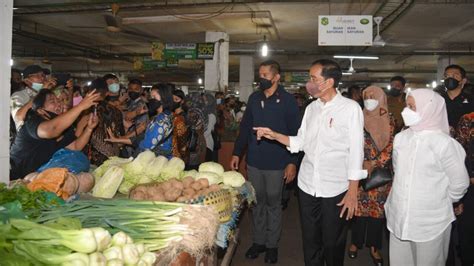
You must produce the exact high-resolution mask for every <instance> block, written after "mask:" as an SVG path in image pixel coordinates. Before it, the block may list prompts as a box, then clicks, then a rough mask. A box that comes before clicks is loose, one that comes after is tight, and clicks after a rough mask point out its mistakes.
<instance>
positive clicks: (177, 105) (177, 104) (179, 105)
mask: <svg viewBox="0 0 474 266" xmlns="http://www.w3.org/2000/svg"><path fill="white" fill-rule="evenodd" d="M180 107H181V103H173V106H172V107H171V110H172V111H173V112H174V111H175V110H176V109H178V108H180Z"/></svg>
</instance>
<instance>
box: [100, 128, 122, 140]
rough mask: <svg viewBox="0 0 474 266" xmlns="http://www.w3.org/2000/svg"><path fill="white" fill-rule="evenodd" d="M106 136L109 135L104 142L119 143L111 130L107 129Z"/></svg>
mask: <svg viewBox="0 0 474 266" xmlns="http://www.w3.org/2000/svg"><path fill="white" fill-rule="evenodd" d="M107 134H108V135H109V137H108V138H106V139H104V141H105V142H112V143H119V142H120V141H119V138H117V137H116V136H115V134H114V132H112V129H111V128H110V127H109V128H107Z"/></svg>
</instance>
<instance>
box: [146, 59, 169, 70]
mask: <svg viewBox="0 0 474 266" xmlns="http://www.w3.org/2000/svg"><path fill="white" fill-rule="evenodd" d="M142 66H143V67H142V69H143V70H156V69H160V68H165V67H166V61H157V60H153V59H152V58H151V56H145V57H144V58H143V64H142Z"/></svg>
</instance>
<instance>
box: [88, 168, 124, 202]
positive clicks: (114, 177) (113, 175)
mask: <svg viewBox="0 0 474 266" xmlns="http://www.w3.org/2000/svg"><path fill="white" fill-rule="evenodd" d="M122 180H123V170H122V168H120V167H118V166H112V167H110V168H109V170H107V172H105V174H104V176H102V178H100V180H99V182H97V183H96V184H95V186H94V188H93V190H92V195H93V196H94V197H99V198H108V199H111V198H113V197H114V196H115V193H117V189H118V188H119V186H120V184H121V183H122Z"/></svg>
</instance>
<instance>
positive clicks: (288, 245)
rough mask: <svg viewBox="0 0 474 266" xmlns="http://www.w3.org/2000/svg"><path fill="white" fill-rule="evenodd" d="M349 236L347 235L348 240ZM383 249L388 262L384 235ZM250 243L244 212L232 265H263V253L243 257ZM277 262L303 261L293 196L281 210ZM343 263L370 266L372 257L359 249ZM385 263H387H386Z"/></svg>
mask: <svg viewBox="0 0 474 266" xmlns="http://www.w3.org/2000/svg"><path fill="white" fill-rule="evenodd" d="M349 240H350V236H349V237H348V242H349ZM384 241H385V242H384V243H383V244H384V249H383V250H382V254H383V257H384V260H385V261H386V262H388V252H387V249H386V247H387V242H386V238H385V237H384ZM251 244H252V238H251V220H250V213H249V212H246V213H244V214H243V216H242V221H241V223H240V242H239V246H238V247H237V250H236V252H235V255H234V257H233V260H232V265H234V266H240V265H249V266H253V265H264V264H265V263H264V261H263V258H264V255H263V254H262V255H261V256H260V257H259V258H257V259H255V260H248V259H246V258H245V256H244V255H245V252H246V250H247V249H248V248H249V247H250V245H251ZM278 262H279V263H278V264H277V265H285V266H297V265H304V262H303V250H302V243H301V227H300V220H299V212H298V203H297V201H296V199H295V198H294V197H293V198H292V199H291V201H290V204H289V206H288V208H287V209H286V210H285V211H284V212H283V232H282V236H281V241H280V248H279V261H278ZM345 265H347V266H355V265H357V266H366V265H367V266H371V265H374V264H373V263H372V259H371V258H370V254H369V249H367V248H366V249H363V250H359V256H358V258H357V259H354V260H352V259H349V258H348V257H347V255H346V260H345ZM385 265H388V263H386V264H385Z"/></svg>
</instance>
